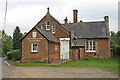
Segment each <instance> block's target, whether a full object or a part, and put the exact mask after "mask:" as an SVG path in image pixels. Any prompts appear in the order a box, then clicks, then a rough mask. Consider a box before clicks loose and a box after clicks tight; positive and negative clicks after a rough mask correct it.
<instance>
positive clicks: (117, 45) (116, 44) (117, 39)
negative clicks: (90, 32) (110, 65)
mask: <svg viewBox="0 0 120 80" xmlns="http://www.w3.org/2000/svg"><path fill="white" fill-rule="evenodd" d="M110 42H111V48H112V49H113V53H114V55H120V31H118V32H117V33H115V32H113V31H111V36H110Z"/></svg>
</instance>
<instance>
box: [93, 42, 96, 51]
mask: <svg viewBox="0 0 120 80" xmlns="http://www.w3.org/2000/svg"><path fill="white" fill-rule="evenodd" d="M93 50H94V51H95V50H96V42H95V41H93Z"/></svg>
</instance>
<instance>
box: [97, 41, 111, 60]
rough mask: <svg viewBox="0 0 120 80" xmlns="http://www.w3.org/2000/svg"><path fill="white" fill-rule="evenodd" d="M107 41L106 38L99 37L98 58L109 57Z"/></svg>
mask: <svg viewBox="0 0 120 80" xmlns="http://www.w3.org/2000/svg"><path fill="white" fill-rule="evenodd" d="M109 55H110V53H109V43H108V40H107V39H100V40H99V41H98V56H99V59H109V58H110V56H109Z"/></svg>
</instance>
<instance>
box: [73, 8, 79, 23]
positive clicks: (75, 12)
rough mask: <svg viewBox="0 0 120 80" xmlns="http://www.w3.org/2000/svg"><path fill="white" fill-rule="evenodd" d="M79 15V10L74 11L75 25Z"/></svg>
mask: <svg viewBox="0 0 120 80" xmlns="http://www.w3.org/2000/svg"><path fill="white" fill-rule="evenodd" d="M77 13H78V10H73V21H74V23H77Z"/></svg>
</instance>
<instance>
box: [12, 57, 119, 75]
mask: <svg viewBox="0 0 120 80" xmlns="http://www.w3.org/2000/svg"><path fill="white" fill-rule="evenodd" d="M12 65H14V66H19V67H28V66H29V67H30V66H50V67H90V68H100V69H103V70H106V71H110V72H112V73H115V74H118V58H116V57H114V58H111V59H109V60H107V59H103V60H91V59H90V60H83V61H67V62H65V63H62V64H60V65H50V64H49V65H48V64H47V63H40V62H27V63H16V62H14V61H13V62H12Z"/></svg>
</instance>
